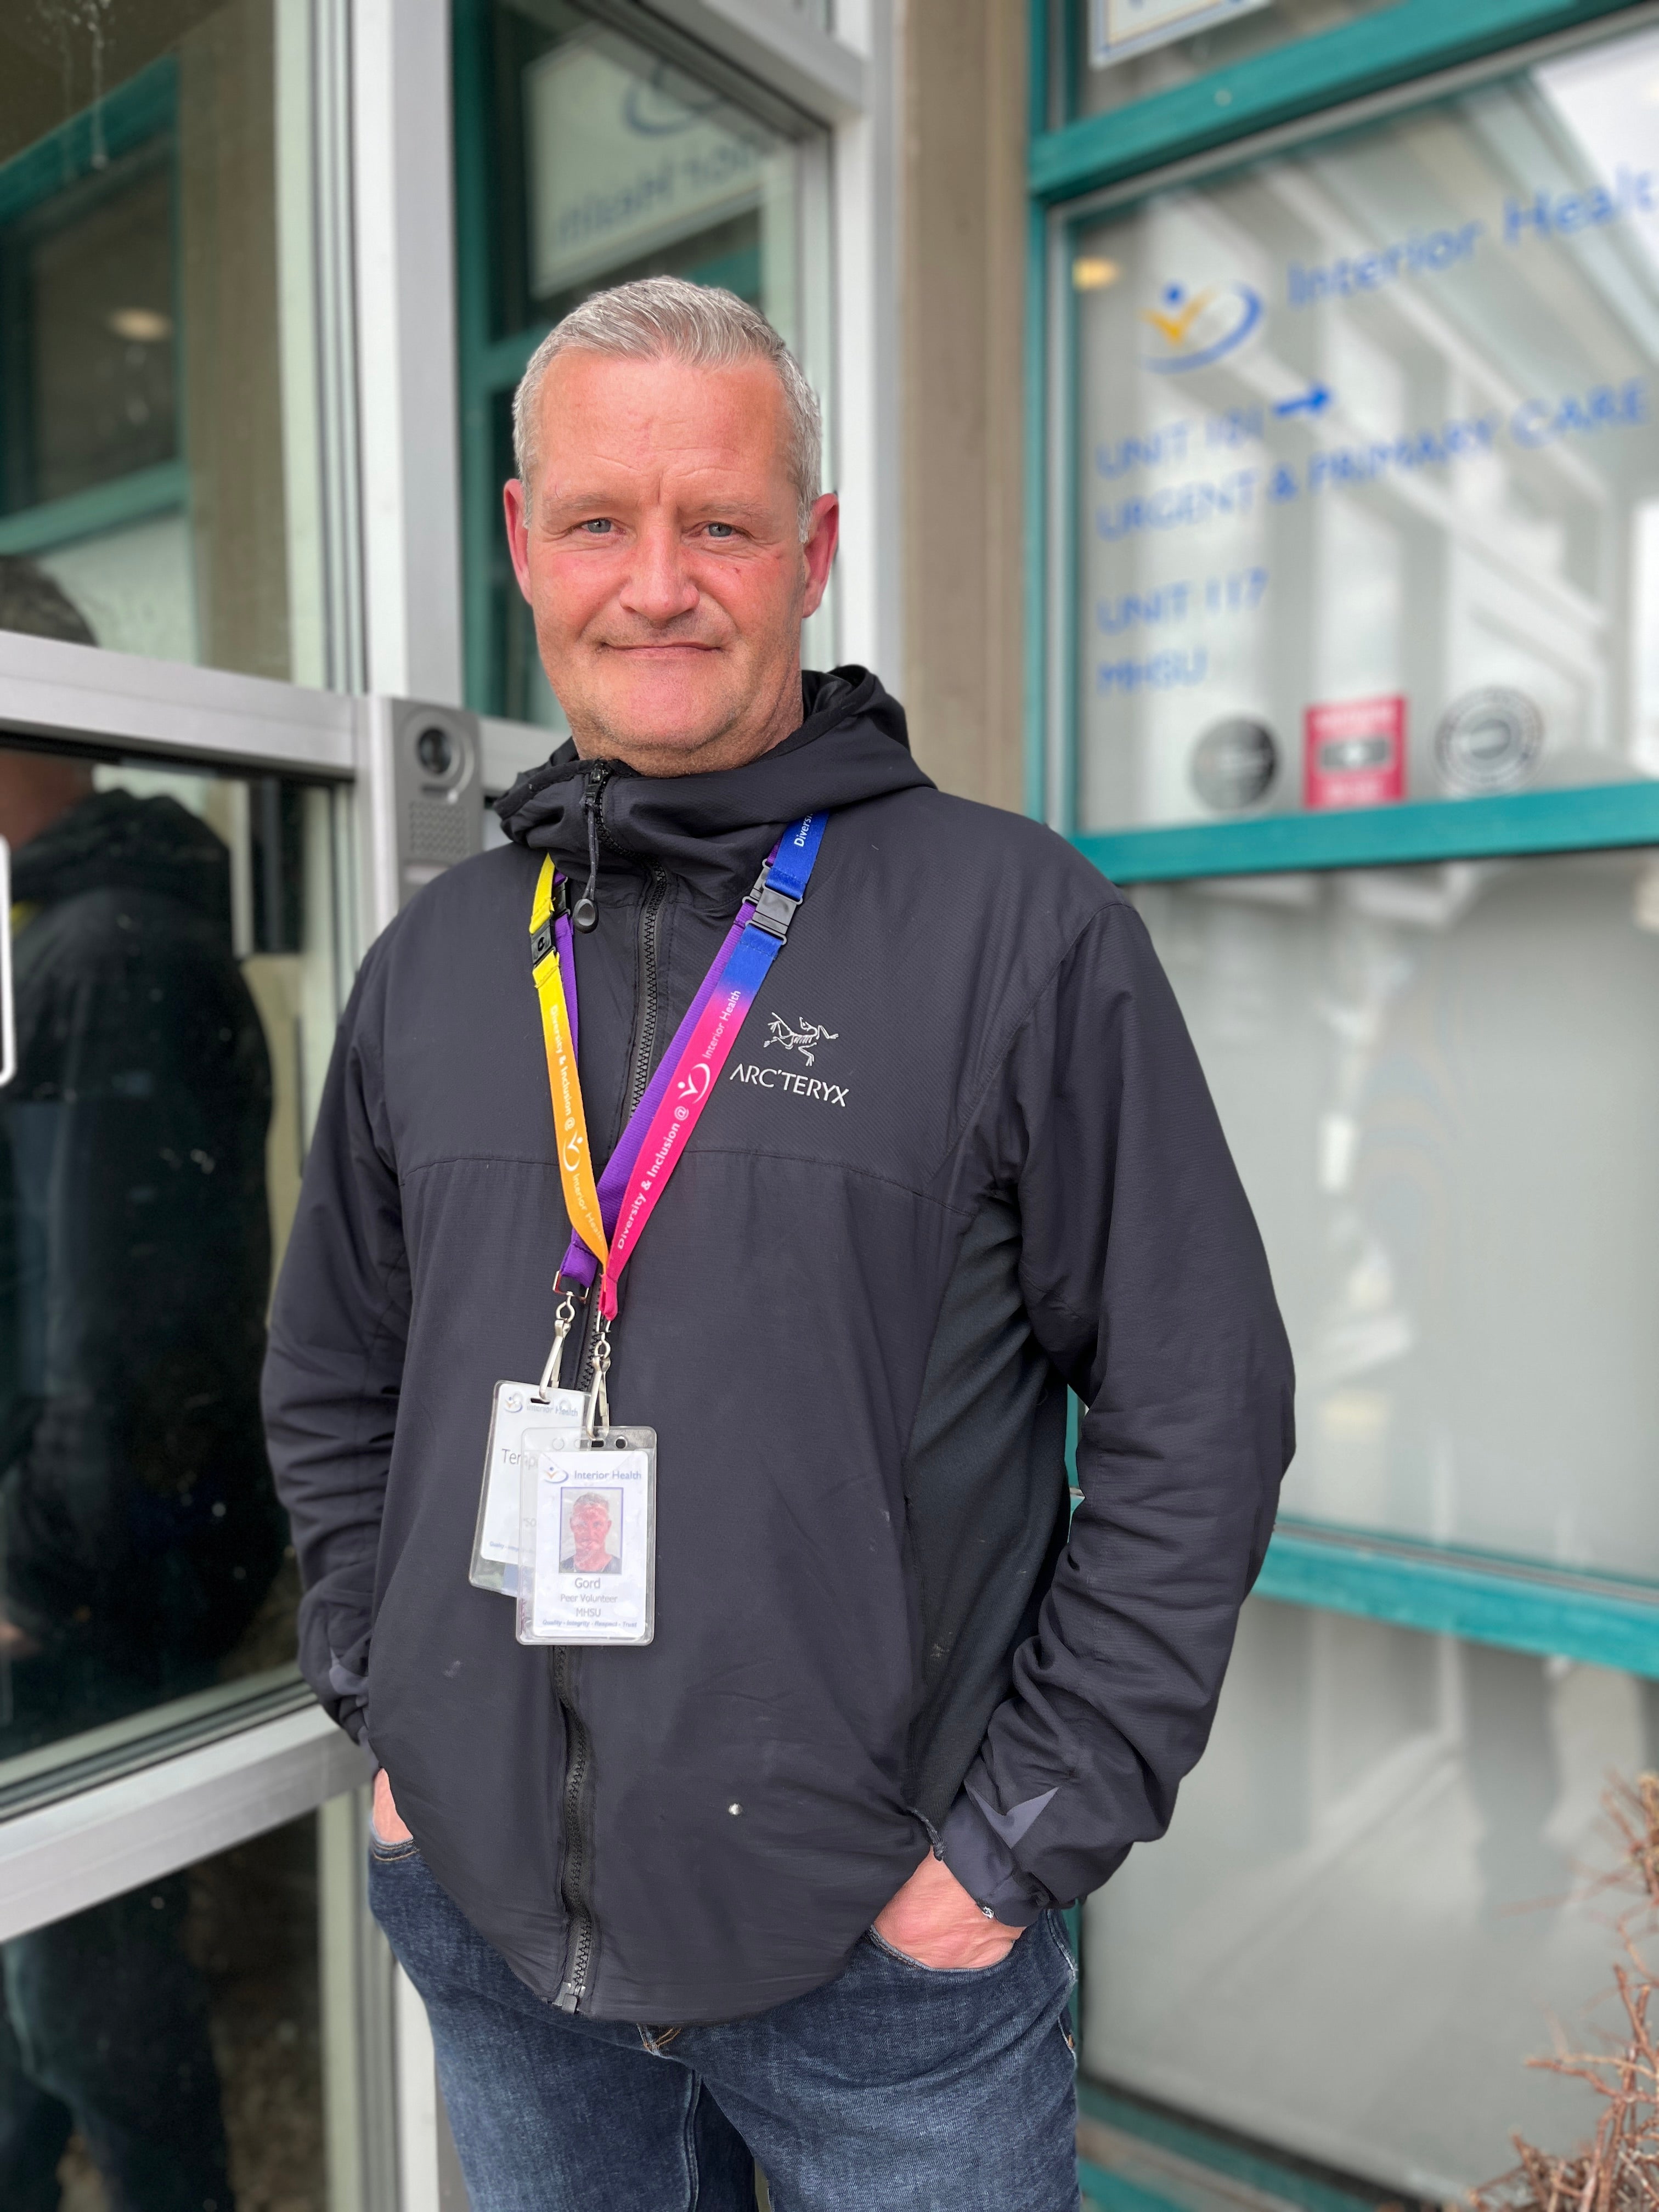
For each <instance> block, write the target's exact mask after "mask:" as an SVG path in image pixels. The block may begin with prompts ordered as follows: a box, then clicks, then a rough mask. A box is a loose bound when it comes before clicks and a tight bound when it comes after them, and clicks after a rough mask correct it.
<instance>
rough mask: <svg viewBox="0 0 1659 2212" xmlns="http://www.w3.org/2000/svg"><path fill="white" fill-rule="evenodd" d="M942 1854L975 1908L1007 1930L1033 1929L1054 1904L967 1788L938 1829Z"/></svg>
mask: <svg viewBox="0 0 1659 2212" xmlns="http://www.w3.org/2000/svg"><path fill="white" fill-rule="evenodd" d="M939 1857H941V1858H942V1859H943V1860H944V1862H945V1865H946V1866H948V1867H949V1868H950V1869H951V1873H952V1874H953V1875H955V1876H956V1878H957V1881H959V1882H960V1883H961V1884H962V1886H963V1888H964V1889H965V1890H966V1891H967V1893H968V1894H969V1897H971V1898H972V1899H973V1900H974V1902H975V1905H979V1906H980V1907H981V1909H982V1910H984V1911H988V1912H990V1913H991V1914H992V1915H993V1917H994V1918H996V1919H998V1920H1000V1921H1001V1922H1002V1923H1003V1924H1004V1925H1005V1927H1008V1928H1029V1927H1030V1925H1031V1923H1032V1922H1033V1921H1036V1920H1040V1919H1041V1918H1042V1916H1043V1914H1044V1913H1045V1912H1046V1911H1048V1908H1049V1906H1050V1905H1051V1903H1052V1902H1053V1900H1052V1899H1050V1898H1049V1896H1048V1893H1047V1892H1046V1891H1044V1890H1042V1889H1041V1888H1040V1887H1038V1885H1037V1884H1036V1882H1034V1881H1032V1880H1031V1879H1030V1876H1029V1875H1024V1874H1022V1873H1021V1871H1020V1869H1019V1868H1018V1866H1016V1864H1015V1863H1014V1855H1013V1853H1012V1851H1011V1850H1009V1848H1008V1846H1007V1844H1005V1843H1004V1842H1003V1840H1002V1838H1001V1837H1000V1835H998V1833H997V1832H996V1830H995V1829H994V1827H993V1826H991V1824H990V1822H989V1821H988V1820H987V1819H986V1817H985V1815H984V1814H983V1813H981V1810H980V1808H979V1807H978V1806H977V1805H976V1804H975V1802H974V1800H973V1799H972V1798H971V1797H970V1796H969V1794H968V1792H967V1790H957V1802H956V1803H955V1804H954V1805H952V1806H951V1809H950V1811H949V1812H948V1813H947V1814H945V1826H943V1827H942V1828H941V1829H940V1830H939Z"/></svg>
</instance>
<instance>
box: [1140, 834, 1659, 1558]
mask: <svg viewBox="0 0 1659 2212" xmlns="http://www.w3.org/2000/svg"><path fill="white" fill-rule="evenodd" d="M1134 896H1135V901H1136V903H1137V904H1138V906H1139V908H1140V910H1141V912H1142V913H1143V914H1144V915H1145V916H1146V920H1147V922H1148V924H1149V925H1150V927H1151V929H1152V936H1153V939H1154V941H1155V943H1156V944H1157V946H1158V951H1159V953H1160V955H1161V957H1162V958H1163V960H1164V963H1165V965H1166V967H1167V968H1168V970H1169V973H1170V978H1171V980H1172V981H1173V983H1174V985H1175V987H1176V992H1177V994H1178V995H1179V997H1180V1000H1181V1002H1182V1008H1183V1010H1184V1012H1185V1013H1186V1016H1187V1019H1188V1023H1189V1024H1191V1027H1192V1031H1193V1035H1194V1039H1195V1041H1196V1043H1197V1046H1198V1049H1199V1053H1200V1056H1201V1058H1202V1060H1203V1062H1204V1066H1205V1071H1206V1074H1207V1076H1208V1078H1209V1080H1210V1084H1211V1086H1212V1090H1213V1091H1214V1094H1215V1097H1216V1102H1217V1104H1218V1108H1219V1110H1220V1113H1221V1117H1222V1121H1223V1123H1224V1124H1225V1128H1226V1131H1227V1135H1228V1138H1229V1140H1230V1142H1231V1146H1232V1148H1233V1152H1234V1156H1235V1158H1237V1162H1238V1165H1239V1169H1240V1171H1241V1173H1242V1174H1243V1178H1244V1182H1245V1185H1246V1187H1247V1188H1248V1190H1249V1194H1250V1198H1251V1200H1252V1202H1253V1204H1254V1206H1255V1212H1256V1218H1257V1219H1258V1220H1259V1222H1260V1223H1261V1230H1262V1234H1263V1236H1264V1237H1265V1238H1266V1241H1267V1250H1268V1255H1269V1257H1270V1259H1271V1261H1272V1264H1273V1279H1274V1282H1275V1284H1276V1285H1277V1286H1278V1291H1279V1298H1280V1301H1281V1304H1282V1305H1283V1308H1284V1311H1285V1320H1286V1322H1287V1325H1288V1327H1289V1328H1290V1332H1291V1341H1292V1344H1293V1346H1294V1347H1295V1352H1296V1359H1297V1379H1298V1392H1297V1401H1298V1412H1297V1427H1298V1431H1299V1436H1298V1446H1297V1457H1296V1461H1295V1463H1294V1465H1293V1467H1292V1468H1291V1473H1290V1474H1289V1476H1288V1477H1287V1479H1286V1481H1285V1492H1284V1503H1285V1511H1286V1513H1288V1514H1291V1515H1299V1516H1305V1517H1309V1518H1315V1519H1318V1520H1322V1521H1328V1522H1337V1523H1340V1524H1342V1525H1345V1526H1348V1527H1357V1528H1366V1529H1373V1530H1383V1531H1388V1532H1391V1533H1393V1534H1398V1535H1404V1536H1407V1537H1412V1538H1417V1539H1421V1540H1424V1541H1430V1542H1433V1543H1438V1544H1453V1545H1467V1546H1472V1547H1480V1548H1484V1549H1487V1550H1491V1551H1494V1552H1498V1553H1508V1554H1511V1555H1516V1556H1522V1557H1529V1558H1532V1559H1541V1560H1546V1561H1549V1562H1551V1563H1553V1565H1558V1566H1560V1567H1564V1568H1568V1569H1595V1570H1601V1571H1607V1572H1610V1573H1613V1574H1627V1575H1637V1576H1644V1577H1659V1483H1656V1481H1655V1479H1654V1478H1655V1471H1656V1462H1655V1438H1656V1436H1659V1372H1656V1368H1655V1363H1654V1358H1653V1346H1654V1344H1655V1342H1656V1340H1659V1274H1656V1271H1655V1268H1654V1266H1653V1251H1652V1243H1653V1239H1652V1223H1653V1221H1654V1219H1655V1218H1656V1217H1659V1165H1656V1159H1655V1153H1654V1147H1653V1144H1652V1138H1651V1133H1652V1128H1653V1125H1654V1120H1655V1115H1656V1113H1659V1031H1656V1030H1655V1027H1654V1025H1653V1024H1651V1023H1650V1022H1648V1021H1646V1020H1644V1018H1642V1013H1641V1010H1642V1009H1644V1008H1645V1007H1649V1006H1652V1005H1653V1004H1654V1003H1655V1002H1656V1000H1659V855H1655V854H1647V853H1607V854H1575V855H1571V856H1567V857H1562V858H1549V859H1537V860H1481V861H1462V862H1455V863H1449V864H1446V865H1443V866H1434V867H1425V868H1394V869H1378V870H1375V871H1370V870H1361V871H1355V872H1352V873H1333V874H1329V875H1325V874H1313V875H1295V876H1275V877H1269V878H1252V879H1238V880H1235V881H1231V882H1224V881H1215V882H1207V883H1196V884H1184V885H1147V886H1144V887H1143V888H1142V889H1141V890H1139V891H1137V892H1136V893H1135V894H1134Z"/></svg>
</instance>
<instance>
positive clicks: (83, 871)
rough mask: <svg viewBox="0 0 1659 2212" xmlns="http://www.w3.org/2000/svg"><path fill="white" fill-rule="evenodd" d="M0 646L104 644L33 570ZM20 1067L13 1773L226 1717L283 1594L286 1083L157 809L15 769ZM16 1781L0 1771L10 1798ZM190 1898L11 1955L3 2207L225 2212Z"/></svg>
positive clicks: (197, 852)
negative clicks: (165, 1726) (52, 1744)
mask: <svg viewBox="0 0 1659 2212" xmlns="http://www.w3.org/2000/svg"><path fill="white" fill-rule="evenodd" d="M0 629H13V630H29V631H32V632H33V633H34V634H36V635H41V634H45V635H53V636H57V637H60V638H66V639H69V640H70V641H80V642H82V643H88V644H89V643H92V642H93V639H92V637H91V634H90V632H89V630H88V628H87V625H86V624H85V623H84V622H83V621H82V618H81V617H80V616H79V614H78V612H77V611H76V609H75V608H74V606H73V605H71V604H70V601H69V600H68V599H66V598H65V596H64V594H63V592H60V591H59V590H58V587H57V586H56V585H55V584H53V583H52V580H51V579H50V578H49V577H48V576H46V574H45V573H44V572H43V571H42V570H41V569H40V568H38V567H36V566H34V565H33V563H30V562H23V561H18V560H0ZM0 835H3V836H5V837H7V838H8V839H9V842H10V844H11V847H12V898H13V906H12V913H11V928H12V933H13V961H14V969H15V996H16V1021H17V1046H18V1066H17V1073H16V1075H15V1079H14V1080H13V1081H12V1083H11V1085H9V1088H8V1089H6V1090H5V1091H0V1758H3V1757H4V1756H5V1755H7V1754H10V1753H16V1752H19V1751H22V1750H25V1749H27V1748H31V1747H38V1746H40V1745H41V1744H44V1743H46V1742H49V1741H53V1740H55V1739H57V1738H59V1737H62V1736H64V1735H70V1734H72V1733H75V1732H76V1731H78V1730H82V1729H87V1728H89V1727H94V1726H96V1725H98V1724H99V1723H106V1722H109V1721H112V1720H114V1719H117V1718H118V1717H121V1716H123V1715H125V1714H128V1713H131V1712H133V1711H136V1710H137V1709H138V1708H141V1707H144V1706H148V1705H154V1704H155V1703H158V1702H160V1701H161V1700H163V1699H169V1698H174V1697H178V1696H179V1695H181V1694H184V1693H186V1692H191V1691H194V1690H198V1689H201V1688H204V1687H206V1686H209V1685H210V1683H211V1682H212V1681H213V1680H214V1679H215V1674H216V1666H217V1662H219V1661H220V1660H222V1658H223V1657H224V1656H225V1655H226V1654H227V1653H228V1651H229V1650H231V1648H232V1646H233V1645H234V1644H236V1642H237V1640H238V1639H239V1638H240V1637H241V1636H242V1634H243V1632H244V1631H245V1630H246V1627H247V1626H248V1623H249V1621H250V1620H251V1619H252V1615H253V1613H254V1612H255V1610H256V1609H257V1607H258V1605H259V1603H260V1601H261V1599H262V1598H263V1597H264V1594H265V1592H266V1591H267V1589H269V1588H270V1584H271V1582H272V1580H273V1578H274V1577H275V1576H276V1571H277V1568H278V1566H279V1565H280V1563H281V1560H282V1557H283V1547H284V1542H285V1531H284V1528H283V1521H282V1518H281V1515H280V1511H279V1509H278V1508H277V1505H276V1499H275V1496H274V1493H273V1491H272V1488H271V1484H270V1472H269V1468H268V1467H267V1464H266V1461H265V1455H264V1446H263V1443H262V1441H261V1432H260V1426H259V1417H258V1376H259V1365H260V1359H261V1357H262V1354H263V1351H264V1305H265V1298H266V1294H267V1289H268V1285H269V1280H270V1226H269V1213H268V1210H267V1205H266V1196H265V1182H264V1140H265V1131H266V1125H267V1122H268V1121H269V1119H270V1066H269V1061H268V1059H267V1056H266V1052H265V1045H264V1034H263V1031H262V1030H261V1028H260V1025H259V1020H258V1014H257V1012H256V1011H255V1008H254V1005H253V1001H252V998H251V997H250V995H249V993H248V990H247V987H246V984H245V982H244V981H243V980H242V976H241V974H240V969H239V968H238V966H237V963H236V961H235V958H234V953H233V950H232V945H231V934H230V913H231V908H230V858H229V854H228V851H227V850H226V848H225V846H224V845H223V843H222V842H221V841H220V839H219V838H218V837H216V836H215V835H214V833H213V832H212V830H211V829H209V828H208V827H207V825H206V824H205V823H202V822H200V821H198V820H197V818H196V817H195V816H193V815H191V813H189V812H188V811H186V810H185V808H184V807H182V806H180V805H179V804H178V802H177V801H176V800H174V799H171V798H154V799H138V798H135V797H133V796H132V795H131V793H127V792H125V791H119V790H109V791H101V792H100V791H97V790H95V789H94V783H93V776H92V771H91V769H89V768H88V766H87V765H86V764H85V763H83V762H82V761H78V760H75V759H71V758H69V757H62V756H53V755H48V754H42V753H31V752H27V751H22V750H11V749H0ZM0 1776H3V1768H0ZM185 1905H186V1890H185V1878H184V1876H183V1875H173V1876H170V1877H168V1878H167V1879H166V1880H164V1881H159V1882H155V1883H153V1884H149V1885H148V1886H147V1887H145V1888H144V1889H143V1890H142V1891H139V1892H137V1893H135V1894H134V1895H133V1896H131V1897H128V1898H121V1899H114V1900H112V1902H110V1903H108V1904H106V1905H98V1906H95V1907H94V1908H93V1909H92V1910H91V1911H87V1912H83V1913H81V1914H79V1915H76V1917H74V1918H72V1919H70V1920H67V1921H64V1922H60V1923H58V1924H56V1925H55V1926H53V1927H51V1928H47V1929H41V1930H39V1931H38V1932H36V1933H34V1934H33V1935H29V1936H23V1937H21V1938H20V1939H18V1940H16V1941H15V1942H10V1943H8V1944H7V1945H5V1947H4V1965H5V1983H4V1990H5V2001H4V2008H3V2010H0V2204H3V2205H4V2206H5V2208H6V2212H33V2208H35V2207H37V2206H40V2207H55V2206H56V2205H57V2203H58V2182H57V2179H56V2175H57V2166H58V2160H59V2158H60V2157H61V2155H62V2153H63V2151H64V2146H65V2144H66V2142H67V2141H68V2139H69V2136H70V2131H71V2128H75V2129H78V2130H79V2132H80V2134H81V2136H82V2139H83V2141H84V2142H85V2143H86V2145H87V2148H88V2152H89V2154H90V2155H91V2156H92V2158H93V2159H94V2162H95V2163H96V2164H97V2165H98V2166H99V2167H100V2170H101V2172H102V2173H103V2175H104V2178H105V2180H106V2185H107V2187H108V2189H109V2193H110V2196H111V2198H112V2202H116V2203H120V2204H123V2205H126V2206H131V2207H134V2208H139V2207H143V2208H149V2207H161V2206H167V2207H172V2206H174V2205H177V2206H179V2207H181V2208H182V2207H184V2206H185V2205H186V2204H188V2205H190V2206H191V2207H192V2208H196V2207H200V2206H203V2205H204V2204H206V2203H214V2204H216V2205H217V2206H218V2207H219V2208H220V2209H221V2212H230V2207H231V2197H230V2194H229V2185H228V2178H227V2172H226V2160H225V2143H224V2130H223V2126H222V2121H221V2118H220V2111H219V2089H218V2081H217V2078H216V2072H215V2069H214V2063H213V2058H212V2055H211V2051H210V2045H209V2040H208V2016H207V2001H206V1996H205V1991H204V1988H203V1985H202V1984H201V1981H200V1978H199V1977H198V1976H197V1973H196V1972H195V1970H194V1968H193V1967H192V1966H191V1964H190V1962H189V1960H188V1959H187V1957H186V1955H185V1949H184V1948H183V1941H182V1936H183V1923H184V1917H185Z"/></svg>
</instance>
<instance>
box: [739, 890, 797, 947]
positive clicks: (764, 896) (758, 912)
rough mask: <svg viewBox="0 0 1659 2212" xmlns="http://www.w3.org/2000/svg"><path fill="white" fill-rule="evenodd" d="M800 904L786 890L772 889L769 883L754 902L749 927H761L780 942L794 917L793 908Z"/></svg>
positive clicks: (785, 935)
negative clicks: (752, 917)
mask: <svg viewBox="0 0 1659 2212" xmlns="http://www.w3.org/2000/svg"><path fill="white" fill-rule="evenodd" d="M799 904H800V901H799V899H798V898H791V897H790V896H789V894H788V892H787V891H779V890H773V888H772V886H771V885H770V884H768V885H767V886H766V889H765V890H763V892H762V893H761V895H760V896H759V897H758V898H757V900H756V902H755V913H754V919H753V921H751V922H750V928H752V929H763V930H764V931H765V932H766V933H767V935H768V936H769V937H775V938H776V939H777V940H778V942H779V943H780V944H781V943H782V942H783V940H784V939H785V938H786V937H787V936H788V934H789V925H790V923H791V922H792V921H793V920H794V918H795V908H797V907H798V906H799Z"/></svg>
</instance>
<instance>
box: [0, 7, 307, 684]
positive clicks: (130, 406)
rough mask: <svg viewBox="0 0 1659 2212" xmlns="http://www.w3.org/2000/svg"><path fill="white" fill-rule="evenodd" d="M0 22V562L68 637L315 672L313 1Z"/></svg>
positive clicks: (234, 664)
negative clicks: (62, 615) (63, 615)
mask: <svg viewBox="0 0 1659 2212" xmlns="http://www.w3.org/2000/svg"><path fill="white" fill-rule="evenodd" d="M309 35H310V34H309V28H308V22H307V10H305V9H295V8H285V7H279V6H277V4H276V0H229V4H228V5H224V4H221V5H212V4H204V0H150V4H147V5H145V6H143V7H141V8H139V7H119V8H111V7H108V6H107V5H99V6H94V7H88V6H87V5H85V4H84V0H32V4H30V5H29V6H27V7H15V8H9V9H5V10H3V20H0V556H8V555H10V556H18V555H26V556H31V557H33V559H34V560H35V561H37V562H39V563H40V566H41V567H42V568H44V569H45V570H46V572H47V573H48V574H50V575H51V576H52V578H53V579H54V580H56V581H57V583H58V585H59V586H61V587H62V589H63V591H64V593H65V594H66V595H67V596H68V598H69V599H70V600H71V601H72V603H73V605H74V607H75V609H76V617H77V620H76V624H75V626H74V628H73V629H71V630H66V631H65V632H64V635H69V636H71V637H72V638H74V639H75V640H76V641H79V642H90V643H94V644H98V645H104V646H109V647H115V648H118V650H120V651H123V652H128V653H145V654H150V655H155V656H160V657H162V658H165V659H177V660H186V661H199V662H203V663H205V664H207V665H210V666H213V667H217V668H232V669H239V670H242V671H246V672H248V673H250V674H253V675H259V676H271V677H278V678H292V679H294V680H295V681H298V682H301V683H308V684H321V683H324V682H326V681H328V680H329V678H330V658H329V646H328V641H327V638H326V635H325V629H326V625H325V608H324V589H325V576H324V559H323V552H322V546H323V542H324V538H325V534H326V532H325V517H324V499H323V487H322V474H321V467H320V459H319V451H320V449H319V385H318V360H317V353H316V348H315V346H314V343H313V262H314V258H315V234H314V229H313V221H312V203H311V191H312V179H313V170H314V161H313V145H312V135H311V122H310V111H309V97H310V94H309V86H310V82H311V71H310V67H309V62H310V57H309V53H308V49H307V47H306V44H305V42H306V40H307V38H308V37H309ZM336 491H337V488H336ZM17 626H18V625H16V624H15V623H12V622H11V620H10V617H9V611H8V606H7V602H6V599H5V597H4V595H3V590H0V629H4V628H10V627H17ZM22 626H23V627H27V624H25V625H22Z"/></svg>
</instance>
